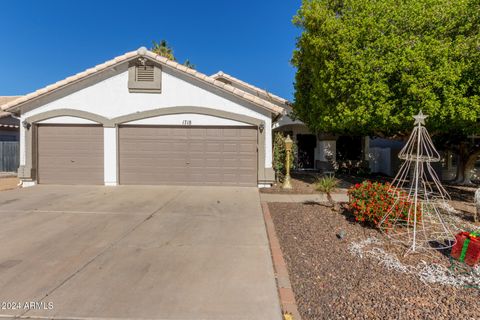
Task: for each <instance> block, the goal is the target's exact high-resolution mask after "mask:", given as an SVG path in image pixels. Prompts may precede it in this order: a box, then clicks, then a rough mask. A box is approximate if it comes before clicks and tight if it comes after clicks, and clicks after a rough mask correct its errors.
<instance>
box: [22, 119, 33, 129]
mask: <svg viewBox="0 0 480 320" xmlns="http://www.w3.org/2000/svg"><path fill="white" fill-rule="evenodd" d="M22 126H23V127H24V128H25V129H27V130H29V129H30V127H31V126H32V125H31V124H30V123H28V121H27V120H23V121H22Z"/></svg>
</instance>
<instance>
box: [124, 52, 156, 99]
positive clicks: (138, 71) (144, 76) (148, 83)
mask: <svg viewBox="0 0 480 320" xmlns="http://www.w3.org/2000/svg"><path fill="white" fill-rule="evenodd" d="M161 84H162V72H161V69H160V67H159V66H157V65H154V64H150V63H148V62H147V61H146V60H145V59H139V60H138V61H135V62H134V63H131V64H130V65H129V67H128V90H129V91H130V92H143V93H160V92H161V89H162V87H161Z"/></svg>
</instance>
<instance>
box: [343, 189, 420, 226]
mask: <svg viewBox="0 0 480 320" xmlns="http://www.w3.org/2000/svg"><path fill="white" fill-rule="evenodd" d="M348 195H349V198H350V201H349V204H350V208H351V209H352V213H353V215H354V217H355V220H356V221H363V222H367V223H368V224H370V225H372V226H378V224H379V223H380V222H381V221H382V219H383V218H384V217H385V215H386V214H387V212H389V210H391V211H390V214H389V216H388V217H387V219H385V221H384V222H383V226H384V227H385V228H389V227H391V226H392V221H398V220H401V221H413V212H412V211H414V210H412V203H411V202H409V201H408V197H407V195H406V193H405V192H404V191H403V190H400V191H395V190H394V189H392V187H391V185H390V184H389V183H385V184H383V183H379V182H371V181H363V182H362V183H357V184H356V185H354V186H353V187H351V188H350V189H349V190H348ZM409 215H410V219H409ZM421 218H422V212H421V208H420V205H418V207H417V222H418V223H420V222H421Z"/></svg>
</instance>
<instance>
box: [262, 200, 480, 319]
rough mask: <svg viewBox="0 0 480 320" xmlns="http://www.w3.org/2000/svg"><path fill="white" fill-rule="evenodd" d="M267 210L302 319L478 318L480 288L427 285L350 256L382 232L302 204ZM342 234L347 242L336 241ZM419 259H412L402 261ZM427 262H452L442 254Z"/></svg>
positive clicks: (271, 205) (273, 207) (322, 209)
mask: <svg viewBox="0 0 480 320" xmlns="http://www.w3.org/2000/svg"><path fill="white" fill-rule="evenodd" d="M269 207H270V211H271V214H272V218H273V221H274V224H275V229H276V232H277V235H278V238H279V240H280V244H281V247H282V251H283V255H284V258H285V260H286V263H287V266H288V270H289V274H290V281H291V283H292V287H293V290H294V292H295V298H296V301H297V304H298V307H299V312H300V313H301V315H302V317H303V319H305V320H309V319H312V320H313V319H478V318H479V314H480V310H479V309H480V308H479V299H480V291H479V289H476V288H457V287H451V286H446V285H442V284H429V285H426V284H424V283H423V282H421V281H420V280H419V278H418V277H415V276H414V275H411V274H405V273H400V272H397V271H393V270H387V269H386V268H384V267H383V266H381V265H379V264H378V261H376V260H374V259H370V258H368V257H365V258H363V259H360V258H358V257H357V256H355V255H352V254H350V252H349V250H348V247H349V244H350V243H351V242H352V241H362V240H365V239H368V238H370V237H379V238H380V237H382V234H380V233H379V232H378V231H377V230H375V229H371V228H368V227H365V226H362V225H360V224H358V223H354V222H353V221H352V219H351V217H350V216H349V215H348V214H341V213H336V212H332V210H331V209H330V208H327V207H324V206H315V205H308V204H301V203H272V204H269ZM340 212H344V211H343V210H342V211H340ZM339 230H344V231H345V232H346V234H348V241H338V239H337V233H338V232H339ZM392 250H395V248H394V249H392ZM421 258H422V259H425V258H424V257H421ZM416 259H420V258H419V256H416V255H409V256H407V257H405V260H402V262H404V263H413V264H414V263H415V260H416ZM427 259H429V260H428V261H429V262H435V263H443V264H445V263H448V257H446V256H443V255H442V254H441V253H438V255H432V256H431V257H430V258H427Z"/></svg>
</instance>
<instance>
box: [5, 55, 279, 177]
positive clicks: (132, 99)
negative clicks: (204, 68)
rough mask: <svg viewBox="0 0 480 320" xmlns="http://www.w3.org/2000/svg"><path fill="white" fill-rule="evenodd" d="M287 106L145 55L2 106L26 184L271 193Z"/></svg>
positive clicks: (233, 82)
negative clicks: (11, 119) (13, 126)
mask: <svg viewBox="0 0 480 320" xmlns="http://www.w3.org/2000/svg"><path fill="white" fill-rule="evenodd" d="M287 104H288V103H287V101H286V100H285V99H282V98H280V97H277V96H274V95H272V94H270V93H268V92H266V91H264V90H261V89H258V88H256V87H254V86H252V85H249V84H247V83H244V82H242V81H240V80H238V79H235V78H233V77H230V76H228V75H226V74H224V73H222V72H219V73H217V74H215V75H213V76H207V75H205V74H202V73H200V72H198V71H196V70H193V69H190V68H187V67H185V66H183V65H181V64H179V63H177V62H174V61H171V60H168V59H166V58H164V57H162V56H159V55H157V54H155V53H153V52H151V51H148V50H147V49H145V48H140V49H138V50H136V51H133V52H128V53H126V54H124V55H122V56H119V57H116V58H114V59H112V60H110V61H107V62H105V63H102V64H100V65H97V66H96V67H93V68H91V69H88V70H86V71H84V72H81V73H79V74H76V75H74V76H72V77H69V78H66V79H64V80H61V81H59V82H57V83H54V84H52V85H49V86H47V87H45V88H43V89H40V90H37V91H35V92H33V93H30V94H27V95H25V96H22V97H20V98H18V99H15V100H14V101H11V102H8V103H7V104H5V105H3V107H2V109H3V111H6V112H10V113H11V114H13V115H14V116H16V117H18V118H20V123H21V125H20V167H19V169H18V176H19V178H21V180H22V181H23V183H24V186H28V185H32V184H36V183H41V184H42V183H44V184H100V185H102V184H103V185H118V184H142V185H154V184H182V185H239V186H267V185H270V184H271V183H272V182H273V181H274V180H275V177H274V171H273V168H272V123H273V122H275V121H276V120H277V119H278V118H279V117H281V116H282V115H283V114H284V108H285V107H286V106H287Z"/></svg>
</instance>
